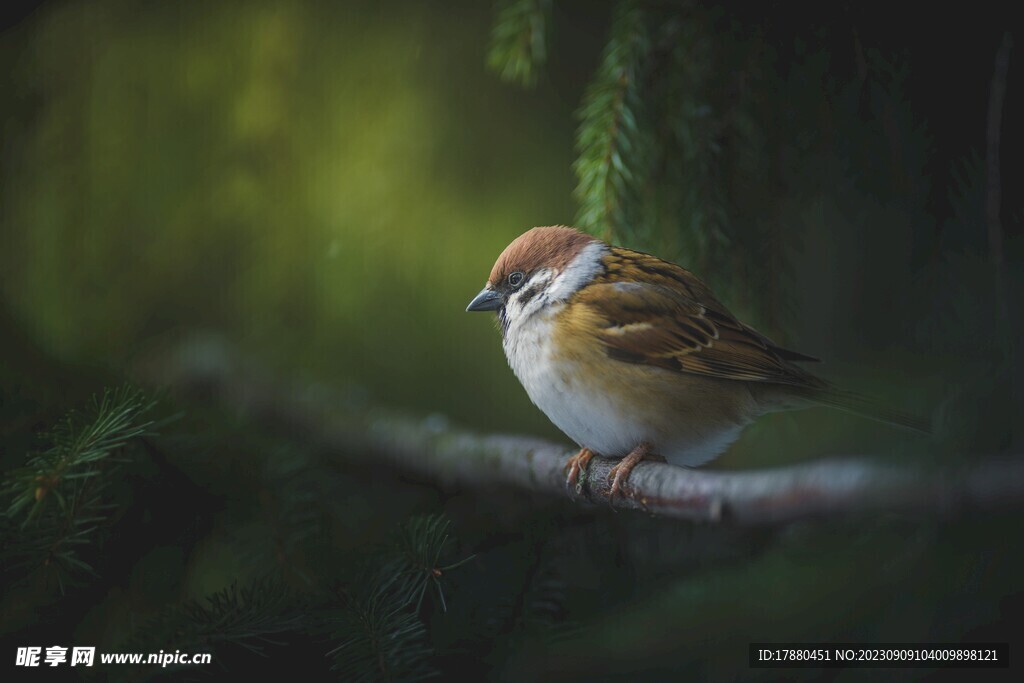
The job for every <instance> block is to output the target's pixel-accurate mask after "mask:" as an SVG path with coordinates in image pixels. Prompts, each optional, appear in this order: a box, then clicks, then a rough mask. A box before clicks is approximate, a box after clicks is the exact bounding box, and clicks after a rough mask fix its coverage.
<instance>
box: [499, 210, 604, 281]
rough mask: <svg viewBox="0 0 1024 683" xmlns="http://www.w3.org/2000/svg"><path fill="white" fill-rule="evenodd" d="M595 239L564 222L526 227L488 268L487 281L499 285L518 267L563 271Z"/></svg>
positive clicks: (525, 271)
mask: <svg viewBox="0 0 1024 683" xmlns="http://www.w3.org/2000/svg"><path fill="white" fill-rule="evenodd" d="M596 241H597V239H595V238H594V237H591V236H590V235H587V234H585V233H582V232H580V231H579V230H576V229H575V228H568V227H566V226H564V225H553V226H548V227H543V228H533V229H532V230H527V231H526V232H524V233H523V234H522V235H520V236H519V237H517V238H515V239H514V240H513V241H512V244H510V245H508V246H507V247H505V251H503V252H501V256H499V257H498V260H497V261H496V262H495V263H494V268H492V269H491V276H490V277H489V278H487V284H489V285H491V286H497V285H500V284H501V283H502V282H504V281H505V278H507V277H508V275H509V273H514V272H516V271H517V270H518V271H522V272H524V273H527V274H529V273H532V272H533V271H535V270H537V269H538V268H553V269H555V270H562V269H564V268H565V267H566V266H567V265H569V262H570V261H572V260H573V259H574V258H576V255H577V254H579V253H580V251H582V249H583V248H584V247H585V246H587V245H588V244H591V243H592V242H596Z"/></svg>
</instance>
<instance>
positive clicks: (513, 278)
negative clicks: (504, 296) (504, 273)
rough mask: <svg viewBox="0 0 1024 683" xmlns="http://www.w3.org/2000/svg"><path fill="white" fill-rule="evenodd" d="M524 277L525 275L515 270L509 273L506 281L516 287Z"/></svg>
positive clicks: (521, 282)
mask: <svg viewBox="0 0 1024 683" xmlns="http://www.w3.org/2000/svg"><path fill="white" fill-rule="evenodd" d="M525 279H526V276H525V275H523V274H522V273H520V272H519V271H518V270H517V271H516V272H514V273H510V274H509V276H508V283H509V284H510V285H512V286H513V287H518V286H519V285H521V284H523V280H525Z"/></svg>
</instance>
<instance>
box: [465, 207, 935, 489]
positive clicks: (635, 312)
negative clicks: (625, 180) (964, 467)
mask: <svg viewBox="0 0 1024 683" xmlns="http://www.w3.org/2000/svg"><path fill="white" fill-rule="evenodd" d="M466 310H467V311H496V312H497V319H498V323H499V325H500V328H501V334H502V346H503V348H504V351H505V356H506V358H507V359H508V363H509V365H510V366H511V368H512V371H513V372H514V373H515V375H516V377H517V378H518V379H519V381H520V382H521V383H522V385H523V387H524V388H525V389H526V393H527V394H528V395H529V397H530V400H531V401H533V403H534V404H535V405H536V406H537V407H538V408H540V409H541V411H543V412H544V414H545V415H547V417H548V418H549V419H550V420H551V421H552V422H553V423H554V424H555V426H557V427H558V428H559V429H560V430H561V431H562V432H564V433H565V434H566V435H567V436H568V437H569V438H570V439H572V440H573V441H575V442H576V444H577V445H578V446H579V447H580V450H579V452H578V453H577V454H576V455H574V456H572V458H570V460H569V462H568V464H567V465H566V470H567V472H568V476H567V480H566V483H567V485H569V486H573V485H574V484H576V482H577V481H578V479H579V477H580V475H581V474H583V473H585V471H586V467H587V464H588V463H589V461H590V460H591V458H593V457H594V455H602V456H606V457H612V458H621V461H620V462H619V463H618V464H616V465H615V467H613V468H612V470H611V472H610V473H609V478H610V479H611V481H612V483H611V489H610V496H611V497H614V496H615V495H616V494H617V493H619V492H620V490H621V489H622V486H623V484H624V483H626V482H627V481H628V477H629V474H630V472H631V471H632V470H633V468H634V467H635V466H636V465H637V463H639V462H640V461H642V460H644V459H660V460H664V461H667V462H669V463H671V464H674V465H682V466H688V467H695V466H698V465H702V464H704V463H706V462H708V461H710V460H711V459H713V458H714V457H715V456H717V455H719V454H720V453H722V451H724V450H725V449H726V448H727V447H728V446H729V444H731V443H732V442H733V441H734V440H735V439H736V438H737V437H738V436H739V434H740V432H741V431H742V430H743V428H744V427H746V426H747V425H749V424H750V423H751V422H753V421H754V420H756V419H757V418H758V417H760V416H762V415H764V414H766V413H771V412H775V411H780V410H792V409H798V408H806V407H811V406H829V407H834V408H840V409H845V410H848V411H852V412H855V413H858V414H861V415H864V416H867V417H871V418H874V419H878V420H882V421H884V422H889V423H893V424H896V425H900V426H903V427H906V428H909V429H913V430H917V431H922V432H927V431H928V427H927V425H926V423H925V421H923V420H921V419H919V418H916V417H913V416H909V415H905V414H903V413H899V412H896V411H891V410H886V409H883V408H880V407H878V406H877V405H875V404H874V402H872V401H871V400H869V399H867V398H864V397H862V396H860V395H858V394H853V393H850V392H846V391H841V390H839V389H837V388H836V387H834V386H833V385H832V384H830V383H829V382H826V381H825V380H823V379H821V378H819V377H817V376H815V375H813V374H811V373H810V372H808V371H806V370H804V369H803V368H802V367H800V366H798V365H797V363H799V362H808V361H817V360H818V359H816V358H814V357H812V356H807V355H804V354H802V353H798V352H796V351H790V350H788V349H785V348H782V347H780V346H778V345H777V344H775V343H774V342H772V341H771V340H770V339H768V338H767V337H766V336H764V335H763V334H761V333H760V332H758V331H757V330H755V329H754V328H753V327H751V326H749V325H747V324H745V323H743V322H741V321H739V320H738V319H737V318H736V317H735V316H734V315H733V314H732V313H730V312H729V310H728V309H727V308H726V307H725V306H724V305H722V303H721V302H720V301H719V300H718V299H717V298H715V295H714V294H713V293H712V292H711V290H710V288H709V287H708V286H707V285H706V284H704V283H703V282H702V281H701V280H700V279H699V278H697V276H695V275H694V274H693V273H691V272H690V271H688V270H686V269H684V268H682V267H680V266H678V265H676V264H674V263H670V262H668V261H663V260H662V259H660V258H657V257H656V256H651V255H650V254H645V253H642V252H639V251H633V250H631V249H626V248H624V247H616V246H611V245H609V244H607V243H605V242H603V241H602V240H599V239H597V238H595V237H593V236H591V235H588V234H586V233H583V232H580V231H578V230H576V229H574V228H570V227H566V226H549V227H538V228H533V229H532V230H528V231H527V232H525V233H523V234H522V235H520V236H519V237H517V238H516V239H515V240H514V241H513V242H512V243H511V244H509V245H508V247H506V248H505V250H504V251H503V252H502V253H501V255H500V256H499V257H498V260H497V261H496V262H495V264H494V267H493V268H492V269H491V274H490V276H489V277H488V278H487V284H486V286H485V287H484V288H483V290H482V291H481V292H480V293H479V294H477V296H476V297H475V298H474V299H473V300H472V301H471V302H470V304H469V306H468V307H467V308H466Z"/></svg>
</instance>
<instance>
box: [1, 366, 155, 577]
mask: <svg viewBox="0 0 1024 683" xmlns="http://www.w3.org/2000/svg"><path fill="white" fill-rule="evenodd" d="M152 407H153V402H151V401H148V400H147V399H146V398H145V397H144V396H143V394H142V393H141V392H140V391H139V390H137V389H134V388H132V387H129V386H127V385H126V386H124V387H121V388H120V389H116V390H108V391H106V392H104V394H103V396H102V398H100V397H94V400H93V404H92V405H91V407H90V409H88V410H87V411H85V412H78V411H72V412H71V413H69V414H68V415H67V416H66V417H65V418H64V419H63V420H61V422H60V423H59V424H57V425H56V426H55V427H54V428H53V429H52V430H51V431H50V432H49V433H48V434H46V436H45V438H46V440H47V441H48V442H49V447H48V448H46V449H45V450H43V451H41V452H38V453H34V454H30V455H29V456H28V458H27V462H26V464H25V465H24V466H23V467H20V468H17V469H14V470H12V471H10V472H7V473H6V474H5V476H4V480H3V487H2V488H0V501H3V503H4V504H5V507H6V509H5V510H4V512H3V536H4V544H3V547H4V550H3V560H4V561H3V565H4V567H5V568H7V569H18V570H27V571H32V570H33V569H37V568H41V567H48V568H51V569H53V570H54V571H55V572H56V576H57V579H58V581H59V582H60V584H61V586H62V587H63V582H64V580H65V579H66V578H68V577H71V576H78V575H81V574H86V573H90V572H91V571H92V567H90V565H89V564H88V563H86V562H85V561H84V560H83V559H82V558H81V556H80V553H79V550H80V549H82V548H84V547H87V546H89V545H90V544H94V543H95V542H96V540H97V534H98V532H99V530H100V529H101V528H102V526H103V525H104V523H105V522H107V521H108V519H109V518H110V517H111V515H112V513H113V511H114V509H115V507H116V506H115V505H113V504H112V503H111V501H110V500H109V499H108V497H107V496H106V495H105V493H106V489H107V488H108V486H109V484H110V482H111V480H113V479H114V478H115V477H116V476H117V475H116V468H115V467H114V466H115V465H116V464H117V463H118V462H121V461H123V456H122V455H121V454H122V453H123V450H124V448H125V446H126V445H128V444H129V442H131V441H132V440H133V439H137V438H138V437H140V436H142V435H143V434H145V433H146V432H147V430H148V429H149V428H150V427H151V426H152V422H151V421H146V420H143V419H142V418H143V416H144V415H145V414H146V413H147V412H148V411H149V410H150V409H151V408H152Z"/></svg>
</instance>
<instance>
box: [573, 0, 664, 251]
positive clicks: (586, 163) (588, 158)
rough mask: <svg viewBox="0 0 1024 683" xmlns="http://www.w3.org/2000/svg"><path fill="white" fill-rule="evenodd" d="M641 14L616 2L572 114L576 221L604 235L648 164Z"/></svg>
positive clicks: (624, 214)
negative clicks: (600, 54) (606, 33)
mask: <svg viewBox="0 0 1024 683" xmlns="http://www.w3.org/2000/svg"><path fill="white" fill-rule="evenodd" d="M650 39H651V36H650V29H649V26H648V17H647V14H646V13H645V12H644V10H642V9H641V8H640V7H639V6H638V4H637V3H634V2H624V3H622V4H621V5H620V6H619V7H618V9H617V11H616V14H615V18H614V20H613V23H612V29H611V37H610V38H609V41H608V44H607V46H606V47H605V50H604V55H603V57H602V59H601V65H600V67H598V70H597V74H596V75H595V76H594V79H593V81H592V82H591V83H590V85H589V86H588V87H587V91H586V94H585V95H584V97H583V104H582V106H581V107H580V110H579V113H578V116H579V119H580V125H579V129H578V130H577V133H576V149H577V152H578V154H579V157H578V158H577V160H576V162H575V163H574V164H573V168H574V170H575V171H576V176H577V178H578V179H579V182H578V184H577V186H576V191H575V194H576V199H577V201H578V202H579V211H578V212H577V215H576V222H577V225H578V226H579V227H581V228H583V229H585V230H588V231H590V232H592V233H594V234H598V235H600V236H602V237H603V238H605V239H607V240H616V239H621V234H620V231H621V230H622V229H623V226H624V225H627V224H628V223H629V222H630V219H631V218H632V216H631V215H630V209H631V207H632V206H633V205H634V204H635V201H634V198H635V197H636V195H637V194H638V192H639V190H640V188H641V187H642V185H643V183H644V180H645V178H646V176H647V173H648V172H649V170H650V159H649V155H650V152H651V146H652V145H651V142H650V139H649V135H648V128H649V127H648V126H646V125H644V124H643V122H642V121H641V117H642V116H643V93H642V89H643V81H644V68H645V63H646V62H645V58H646V57H647V55H648V54H649V52H650Z"/></svg>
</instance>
